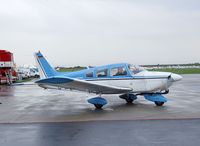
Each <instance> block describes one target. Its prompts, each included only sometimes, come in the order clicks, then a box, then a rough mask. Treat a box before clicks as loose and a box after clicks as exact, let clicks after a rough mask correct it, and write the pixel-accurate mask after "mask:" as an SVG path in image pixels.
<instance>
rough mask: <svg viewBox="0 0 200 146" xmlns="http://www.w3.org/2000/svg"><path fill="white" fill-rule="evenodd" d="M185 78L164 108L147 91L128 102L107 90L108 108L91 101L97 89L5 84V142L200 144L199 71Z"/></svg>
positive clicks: (1, 115) (0, 130) (1, 109)
mask: <svg viewBox="0 0 200 146" xmlns="http://www.w3.org/2000/svg"><path fill="white" fill-rule="evenodd" d="M183 77H184V78H183V80H182V81H180V82H177V84H175V85H174V86H172V87H171V88H170V93H169V94H168V95H166V97H167V98H168V100H169V101H168V102H167V103H166V104H165V105H164V106H163V107H157V106H155V105H154V103H152V102H150V101H147V100H145V99H144V98H143V97H142V96H139V98H138V100H136V101H135V103H134V104H128V105H127V104H126V103H125V101H124V100H122V99H120V98H119V97H118V95H105V96H103V97H104V98H106V99H107V100H108V105H106V106H105V107H104V108H103V110H95V108H94V107H93V105H90V104H89V103H87V99H89V98H91V97H95V96H96V95H93V94H87V93H82V92H71V91H58V90H44V89H42V88H40V87H38V86H36V85H24V86H8V87H6V86H1V87H0V103H1V104H0V137H1V139H0V145H14V144H15V142H16V145H65V144H66V145H80V143H83V144H84V145H100V144H101V142H102V141H104V143H103V145H112V143H113V145H123V144H124V145H132V144H133V143H134V144H135V145H145V144H148V143H147V142H149V141H150V144H149V145H159V144H162V145H167V144H169V143H170V145H179V144H180V145H197V144H199V142H200V141H199V139H198V138H197V136H196V135H200V75H184V76H183ZM179 123H181V124H179ZM99 131H100V132H99ZM148 134H149V135H148ZM109 137H110V138H109ZM117 138H118V139H117ZM187 138H188V139H189V140H187ZM181 139H182V141H181ZM114 140H115V141H116V142H113V141H114ZM176 140H178V141H176ZM173 141H174V142H173ZM189 141H191V144H189ZM17 142H18V143H17ZM151 142H152V143H151Z"/></svg>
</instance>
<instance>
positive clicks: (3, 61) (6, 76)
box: [0, 50, 17, 84]
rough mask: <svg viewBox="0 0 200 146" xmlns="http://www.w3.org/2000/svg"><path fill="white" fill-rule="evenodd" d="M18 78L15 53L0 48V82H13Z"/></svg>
mask: <svg viewBox="0 0 200 146" xmlns="http://www.w3.org/2000/svg"><path fill="white" fill-rule="evenodd" d="M16 79H17V73H16V71H15V64H14V59H13V54H12V53H11V52H9V51H6V50H0V84H11V83H12V82H13V81H16Z"/></svg>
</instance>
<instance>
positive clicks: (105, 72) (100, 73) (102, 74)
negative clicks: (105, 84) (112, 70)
mask: <svg viewBox="0 0 200 146" xmlns="http://www.w3.org/2000/svg"><path fill="white" fill-rule="evenodd" d="M107 76H108V69H102V70H98V71H97V77H107Z"/></svg>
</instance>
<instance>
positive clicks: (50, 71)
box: [34, 51, 57, 79]
mask: <svg viewBox="0 0 200 146" xmlns="http://www.w3.org/2000/svg"><path fill="white" fill-rule="evenodd" d="M34 56H35V60H36V65H37V67H38V70H39V73H40V78H41V79H45V78H48V77H52V76H55V75H56V74H57V72H56V70H55V69H54V68H52V67H51V65H50V64H49V63H48V61H47V60H46V59H45V58H44V56H43V55H42V53H41V52H40V51H39V52H37V53H35V54H34Z"/></svg>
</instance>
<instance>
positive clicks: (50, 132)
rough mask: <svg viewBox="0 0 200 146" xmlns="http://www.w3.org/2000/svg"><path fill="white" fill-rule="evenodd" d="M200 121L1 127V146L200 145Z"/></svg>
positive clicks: (73, 123) (108, 122)
mask: <svg viewBox="0 0 200 146" xmlns="http://www.w3.org/2000/svg"><path fill="white" fill-rule="evenodd" d="M199 123H200V120H151V121H149V120H138V121H137V120H133V121H97V122H68V123H33V124H30V123H29V124H0V129H1V132H0V145H1V146H80V145H82V146H199V143H200V138H199V135H200V124H199Z"/></svg>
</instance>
